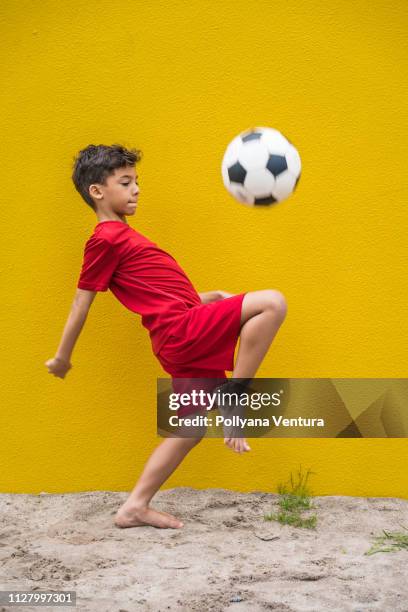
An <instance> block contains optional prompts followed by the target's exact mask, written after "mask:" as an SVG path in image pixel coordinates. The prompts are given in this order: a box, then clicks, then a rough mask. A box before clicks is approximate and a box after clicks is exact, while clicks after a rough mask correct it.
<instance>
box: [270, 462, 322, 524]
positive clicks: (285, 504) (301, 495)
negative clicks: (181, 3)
mask: <svg viewBox="0 0 408 612" xmlns="http://www.w3.org/2000/svg"><path fill="white" fill-rule="evenodd" d="M310 474H314V472H312V471H311V470H310V469H309V470H307V472H306V474H304V475H303V474H302V466H300V470H299V471H298V473H297V475H298V480H297V482H295V480H294V478H293V476H292V473H291V474H290V480H289V482H290V489H289V490H288V487H287V486H286V485H284V484H282V483H279V484H278V493H279V495H280V498H279V499H278V506H279V508H280V511H279V512H278V513H277V514H273V513H270V514H265V515H264V519H265V520H267V521H278V522H279V523H281V524H285V525H292V526H294V527H305V528H307V529H314V528H315V527H316V521H317V517H316V515H313V516H310V517H307V518H303V517H302V516H301V511H302V510H310V509H311V508H314V506H312V505H311V503H310V497H311V495H312V493H311V491H310V489H309V488H308V486H307V481H308V478H309V476H310Z"/></svg>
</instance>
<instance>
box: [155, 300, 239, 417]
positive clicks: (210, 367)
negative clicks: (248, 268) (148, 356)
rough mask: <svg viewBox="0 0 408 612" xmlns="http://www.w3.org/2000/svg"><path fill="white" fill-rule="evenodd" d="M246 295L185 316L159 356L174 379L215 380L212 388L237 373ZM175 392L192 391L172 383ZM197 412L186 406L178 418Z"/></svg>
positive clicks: (179, 384) (206, 305)
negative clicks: (236, 357)
mask: <svg viewBox="0 0 408 612" xmlns="http://www.w3.org/2000/svg"><path fill="white" fill-rule="evenodd" d="M245 295H246V292H244V293H239V294H237V295H233V296H232V297H229V298H225V299H223V300H218V301H216V302H210V303H209V304H200V305H198V306H194V307H193V308H190V309H189V310H188V311H187V312H186V313H185V314H183V316H182V317H181V319H180V321H178V322H177V324H176V325H175V326H174V327H173V328H172V332H171V335H170V336H169V338H167V340H166V341H165V343H164V345H163V346H162V348H161V349H160V351H159V352H158V354H157V359H158V360H159V362H160V364H161V365H162V367H163V369H164V370H165V371H166V372H167V373H168V374H170V375H171V376H172V378H173V379H174V378H202V379H203V378H211V379H216V380H215V382H214V384H213V383H212V382H211V386H212V387H215V386H216V385H218V384H221V383H222V382H224V381H225V380H227V378H226V376H225V370H228V371H231V372H232V371H233V369H234V354H235V347H236V344H237V341H238V338H239V332H240V330H241V310H242V300H243V299H244V296H245ZM191 388H192V387H191ZM200 388H203V385H200ZM173 389H174V391H175V392H179V393H180V392H187V391H189V390H190V389H187V388H186V383H185V382H183V381H175V382H174V381H173ZM196 410H197V408H195V409H193V407H190V406H187V407H183V408H182V409H180V411H179V412H178V414H179V415H183V416H184V415H185V414H190V413H192V412H194V411H196Z"/></svg>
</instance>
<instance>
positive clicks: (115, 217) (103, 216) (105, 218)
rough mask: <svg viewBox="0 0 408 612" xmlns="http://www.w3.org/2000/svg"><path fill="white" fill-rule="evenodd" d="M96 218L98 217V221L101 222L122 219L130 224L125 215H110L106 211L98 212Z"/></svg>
mask: <svg viewBox="0 0 408 612" xmlns="http://www.w3.org/2000/svg"><path fill="white" fill-rule="evenodd" d="M96 218H97V219H98V223H101V222H102V221H121V222H122V223H125V224H126V225H128V222H127V221H126V217H125V216H124V215H115V214H114V213H112V214H110V215H107V214H105V213H96Z"/></svg>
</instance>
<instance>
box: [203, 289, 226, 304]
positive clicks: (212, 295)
mask: <svg viewBox="0 0 408 612" xmlns="http://www.w3.org/2000/svg"><path fill="white" fill-rule="evenodd" d="M198 295H199V296H200V300H201V303H202V304H209V303H210V302H218V300H224V299H225V298H229V297H232V296H233V295H234V294H233V293H227V292H226V291H220V290H217V291H207V292H206V293H199V294H198Z"/></svg>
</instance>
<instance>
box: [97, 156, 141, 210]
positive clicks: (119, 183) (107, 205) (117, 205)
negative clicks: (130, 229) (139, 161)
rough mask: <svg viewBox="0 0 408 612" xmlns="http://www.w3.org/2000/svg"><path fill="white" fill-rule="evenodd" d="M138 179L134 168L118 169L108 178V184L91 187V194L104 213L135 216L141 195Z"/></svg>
mask: <svg viewBox="0 0 408 612" xmlns="http://www.w3.org/2000/svg"><path fill="white" fill-rule="evenodd" d="M137 181H138V177H137V174H136V171H135V168H134V166H124V167H123V168H116V169H115V171H114V173H113V174H111V175H110V176H108V178H107V179H106V184H105V185H101V184H100V183H97V184H95V185H91V186H90V188H89V189H90V193H91V195H92V197H93V198H94V199H95V200H96V202H97V206H98V208H99V209H100V210H103V212H109V211H113V212H115V213H116V214H118V215H133V214H134V213H135V211H136V207H137V199H138V195H139V191H140V189H139V185H138V183H137Z"/></svg>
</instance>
